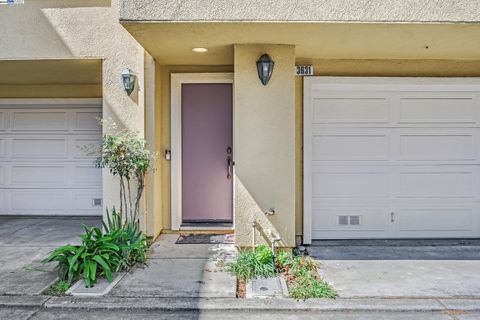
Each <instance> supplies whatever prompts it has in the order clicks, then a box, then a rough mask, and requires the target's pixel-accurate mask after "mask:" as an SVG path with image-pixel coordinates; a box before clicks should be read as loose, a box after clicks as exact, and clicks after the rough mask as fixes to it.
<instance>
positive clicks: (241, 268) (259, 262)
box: [227, 245, 277, 281]
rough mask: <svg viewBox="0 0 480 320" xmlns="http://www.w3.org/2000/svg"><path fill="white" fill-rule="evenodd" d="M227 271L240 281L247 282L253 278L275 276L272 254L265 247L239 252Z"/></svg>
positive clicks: (275, 269)
mask: <svg viewBox="0 0 480 320" xmlns="http://www.w3.org/2000/svg"><path fill="white" fill-rule="evenodd" d="M227 269H228V270H229V271H230V272H231V273H233V274H235V275H236V276H237V277H238V278H239V279H240V280H244V281H248V280H250V279H254V278H261V277H263V278H268V277H272V276H274V275H276V274H277V268H276V267H275V265H274V264H273V254H272V251H271V250H270V248H269V247H268V246H266V245H260V246H258V247H257V248H255V249H254V250H250V249H245V250H242V251H240V253H239V254H238V256H237V258H236V260H235V261H234V262H232V263H230V264H229V265H228V266H227Z"/></svg>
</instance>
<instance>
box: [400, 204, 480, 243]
mask: <svg viewBox="0 0 480 320" xmlns="http://www.w3.org/2000/svg"><path fill="white" fill-rule="evenodd" d="M396 214H397V216H398V217H397V218H398V219H399V221H398V231H399V232H401V233H403V232H410V233H413V232H415V231H416V232H455V231H468V232H472V231H476V230H475V228H474V225H475V224H474V220H475V216H476V215H478V208H475V207H473V206H472V207H470V208H465V207H448V206H441V207H440V206H430V207H426V208H425V207H423V208H422V207H420V208H418V207H417V208H411V207H406V208H401V209H399V210H398V212H396ZM419 235H420V236H421V235H422V234H421V233H419Z"/></svg>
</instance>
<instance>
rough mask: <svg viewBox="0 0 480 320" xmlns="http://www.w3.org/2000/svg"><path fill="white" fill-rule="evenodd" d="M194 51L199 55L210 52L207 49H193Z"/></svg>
mask: <svg viewBox="0 0 480 320" xmlns="http://www.w3.org/2000/svg"><path fill="white" fill-rule="evenodd" d="M192 51H193V52H198V53H205V52H208V49H207V48H193V49H192Z"/></svg>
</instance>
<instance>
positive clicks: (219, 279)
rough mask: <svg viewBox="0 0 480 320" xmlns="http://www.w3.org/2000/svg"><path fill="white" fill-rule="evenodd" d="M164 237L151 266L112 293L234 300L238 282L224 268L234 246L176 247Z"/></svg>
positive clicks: (171, 236) (130, 276)
mask: <svg viewBox="0 0 480 320" xmlns="http://www.w3.org/2000/svg"><path fill="white" fill-rule="evenodd" d="M177 238H178V235H176V234H165V235H161V236H160V239H158V240H157V241H156V242H155V243H154V244H153V245H152V248H151V250H152V251H151V255H150V259H149V261H148V266H147V267H145V268H143V269H139V268H137V269H135V270H132V271H131V272H130V273H129V274H127V275H126V276H125V277H124V278H123V279H122V280H121V281H120V282H119V283H118V284H117V285H116V286H115V288H113V290H112V291H111V292H110V294H109V295H111V296H117V297H161V298H165V297H166V298H171V297H179V298H185V297H193V298H235V295H236V279H235V277H233V276H232V275H231V274H230V273H228V272H226V270H225V268H224V266H225V264H226V263H228V261H230V260H231V259H232V258H233V257H234V256H235V248H234V246H233V245H232V244H175V241H176V240H177Z"/></svg>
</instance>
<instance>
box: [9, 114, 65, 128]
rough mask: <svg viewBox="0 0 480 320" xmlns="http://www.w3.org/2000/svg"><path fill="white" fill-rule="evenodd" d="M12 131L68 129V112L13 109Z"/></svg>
mask: <svg viewBox="0 0 480 320" xmlns="http://www.w3.org/2000/svg"><path fill="white" fill-rule="evenodd" d="M11 114H12V120H11V130H12V131H37V132H42V131H67V130H68V113H67V112H66V111H47V110H35V111H27V110H22V111H12V112H11Z"/></svg>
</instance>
